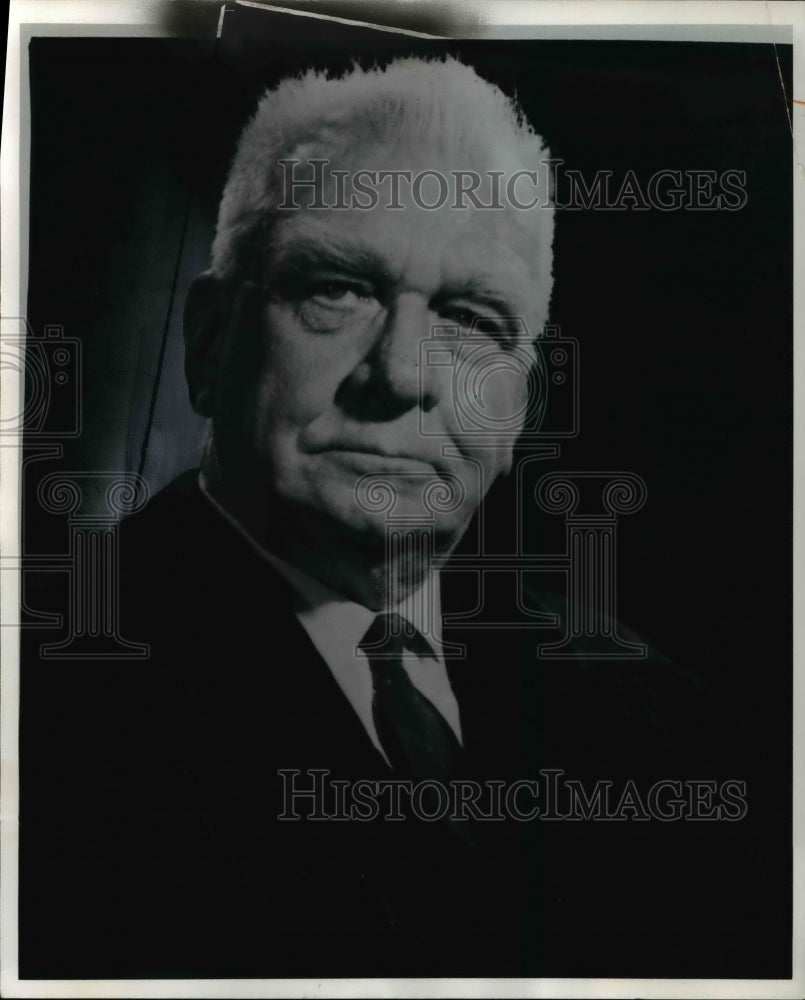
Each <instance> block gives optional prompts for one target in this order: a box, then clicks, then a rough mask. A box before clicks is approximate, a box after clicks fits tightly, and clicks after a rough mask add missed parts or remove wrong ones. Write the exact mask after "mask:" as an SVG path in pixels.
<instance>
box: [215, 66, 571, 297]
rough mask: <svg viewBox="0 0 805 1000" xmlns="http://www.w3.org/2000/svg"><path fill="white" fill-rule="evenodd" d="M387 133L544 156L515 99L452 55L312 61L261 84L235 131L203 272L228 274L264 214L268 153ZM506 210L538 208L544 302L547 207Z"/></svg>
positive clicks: (271, 187)
mask: <svg viewBox="0 0 805 1000" xmlns="http://www.w3.org/2000/svg"><path fill="white" fill-rule="evenodd" d="M391 140H393V141H394V143H395V144H399V143H400V142H407V143H411V144H412V145H421V146H425V145H427V147H428V148H431V149H435V150H438V151H440V152H441V151H444V152H445V153H446V154H448V155H450V154H453V155H455V154H456V153H457V152H459V151H462V152H463V151H467V150H469V151H470V152H475V153H476V154H477V153H479V152H480V153H481V154H482V155H485V156H486V157H487V158H489V157H490V156H492V155H497V156H501V155H504V156H506V157H507V158H508V160H509V161H513V162H515V163H516V164H517V167H518V168H523V169H528V170H537V169H538V167H539V164H540V163H541V162H543V163H544V162H545V161H546V160H547V159H548V157H549V155H550V154H549V152H548V149H547V147H546V146H545V144H544V141H543V139H542V138H541V137H540V136H539V135H537V134H536V132H535V131H534V129H533V128H532V127H531V125H530V124H529V122H528V121H527V120H526V118H525V116H524V115H523V113H522V112H521V110H520V109H519V107H518V106H517V104H516V103H515V102H514V101H513V100H511V99H510V98H508V97H507V96H506V95H505V94H504V93H503V92H502V91H501V90H500V89H499V88H498V87H496V86H494V85H493V84H491V83H489V82H488V81H486V80H484V79H482V78H481V77H480V76H478V74H477V73H476V72H475V70H474V69H473V68H472V67H471V66H467V65H464V64H463V63H460V62H458V61H457V60H456V59H454V58H452V57H446V58H444V59H439V58H435V59H428V60H426V59H421V58H414V57H409V58H401V59H396V60H394V61H393V62H391V63H389V64H388V65H387V66H386V67H384V68H382V69H381V68H372V69H368V70H367V69H362V68H361V67H360V66H357V65H356V66H354V67H353V68H352V69H351V70H350V71H349V72H348V73H346V74H345V75H343V76H341V77H333V76H331V75H329V74H328V73H327V72H322V71H316V70H308V71H307V72H305V73H303V74H301V75H299V76H297V77H288V78H286V79H284V80H282V81H281V82H280V83H279V84H278V85H277V87H275V88H274V89H273V90H268V91H266V93H265V94H264V95H263V97H262V98H261V100H260V102H259V104H258V106H257V110H256V112H255V114H254V116H253V117H252V119H251V121H250V122H249V123H248V125H247V126H246V128H245V129H244V131H243V133H242V135H241V137H240V141H239V144H238V147H237V151H236V153H235V157H234V160H233V162H232V166H231V168H230V172H229V177H228V179H227V182H226V186H225V188H224V193H223V196H222V198H221V204H220V208H219V213H218V224H217V227H216V232H215V239H214V241H213V246H212V270H213V273H214V274H216V275H217V276H219V277H221V278H228V277H232V276H233V275H234V274H235V273H237V272H238V268H239V265H240V264H241V262H242V257H243V254H244V252H245V251H246V248H247V245H248V244H249V243H251V242H252V241H253V239H254V237H255V235H257V234H256V232H255V231H256V230H258V232H259V229H260V227H261V226H264V225H265V224H266V223H267V222H268V221H269V220H270V218H271V217H272V214H273V212H274V209H275V207H276V205H277V204H278V202H279V200H280V197H281V193H282V192H281V191H280V179H279V169H278V167H277V161H278V160H280V159H292V158H300V159H301V158H302V156H303V155H304V156H305V157H307V158H310V157H311V156H313V155H321V154H322V153H324V155H325V156H326V155H328V154H329V155H333V154H334V153H336V152H337V151H339V150H342V149H344V148H347V147H356V146H357V147H359V148H360V147H362V146H376V145H378V144H381V143H383V142H389V141H391ZM514 214H516V215H518V216H532V215H533V216H535V218H534V221H535V222H536V221H537V219H536V217H537V216H538V217H539V221H538V227H539V233H540V244H541V246H540V247H539V249H538V250H536V251H535V253H536V257H535V261H534V265H535V272H536V275H537V288H535V292H537V293H538V294H539V295H540V297H541V298H543V301H544V302H545V303H546V304H547V299H548V298H549V296H550V289H551V284H552V276H551V263H552V261H551V243H552V236H553V209H552V207H550V206H546V204H545V203H544V202H543V204H542V206H541V207H540V208H538V209H534V210H531V211H526V212H522V211H516V210H515V213H514ZM521 221H522V222H524V223H525V224H528V220H526V219H522V220H521ZM546 244H547V245H546Z"/></svg>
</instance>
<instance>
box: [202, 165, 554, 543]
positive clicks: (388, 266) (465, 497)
mask: <svg viewBox="0 0 805 1000" xmlns="http://www.w3.org/2000/svg"><path fill="white" fill-rule="evenodd" d="M400 160H401V155H400V153H399V151H398V152H396V153H395V151H394V150H389V149H378V150H375V151H374V152H373V153H372V154H370V155H367V154H363V155H362V156H361V158H360V160H358V159H357V158H354V159H353V158H349V157H342V158H341V159H340V161H339V162H333V163H331V167H332V168H341V169H347V170H350V171H354V170H355V169H358V168H359V167H366V166H367V161H368V165H369V166H371V167H373V168H376V169H384V168H385V169H389V168H392V167H394V166H395V165H399V164H400ZM406 160H407V162H406V163H405V166H406V167H409V166H411V165H412V163H411V161H412V158H411V156H410V154H408V155H407V156H406ZM417 163H419V167H420V169H440V170H442V171H443V173H444V174H445V176H448V177H449V175H450V167H449V166H448V165H447V164H446V163H445V162H443V157H441V158H439V159H438V160H437V159H436V155H435V154H434V155H433V156H431V157H428V156H427V155H425V154H424V152H423V153H422V154H421V155H420V157H418V158H416V159H415V161H414V164H413V166H414V169H415V170H416V164H417ZM349 190H350V188H349V186H347V191H348V192H349ZM385 190H386V189H385V188H381V189H380V191H381V201H380V205H379V206H378V207H377V208H374V209H371V210H362V209H360V208H348V209H310V208H308V207H302V208H299V209H297V210H285V211H279V212H278V213H277V215H278V217H277V220H276V222H275V224H274V226H273V227H272V231H271V245H270V248H269V251H268V254H267V257H266V260H265V263H264V264H262V263H261V265H260V269H261V270H263V269H264V280H263V281H262V282H260V283H259V285H262V287H259V285H258V286H257V287H255V286H254V285H252V284H247V285H245V286H244V287H243V288H242V289H241V292H240V295H239V297H238V299H237V302H236V305H235V308H234V310H233V315H232V323H231V329H230V332H229V334H228V342H227V345H226V352H225V356H224V359H223V361H222V368H221V377H220V379H219V386H218V394H217V398H216V402H215V416H214V421H215V422H214V428H215V439H216V445H217V449H218V454H219V460H220V465H221V469H222V474H223V476H224V478H225V479H226V478H227V477H229V479H230V481H232V482H235V481H236V482H237V483H238V484H240V488H249V489H252V490H254V491H257V494H256V497H257V498H258V503H260V504H262V502H263V499H262V498H263V496H264V497H265V509H266V511H267V517H269V518H270V519H271V520H272V522H274V528H275V529H276V527H277V525H278V524H280V523H282V522H283V521H288V523H289V524H291V523H293V524H294V525H295V526H296V528H297V529H298V528H299V526H300V525H301V526H303V530H307V531H310V532H311V533H312V534H313V535H315V533H316V530H320V529H321V525H322V524H323V525H324V527H325V529H326V530H327V531H333V530H334V531H337V532H339V533H340V534H342V535H343V534H344V533H346V534H347V535H349V536H351V537H353V538H354V540H355V542H356V543H357V544H364V545H367V544H368V545H376V544H379V543H382V541H383V538H384V524H385V521H386V518H387V517H389V516H390V517H393V518H394V519H399V518H408V519H414V520H418V521H419V522H420V523H422V522H423V521H425V520H432V521H433V523H434V524H435V529H436V535H437V542H438V545H439V547H440V548H441V549H442V550H445V551H446V550H449V549H450V548H451V547H452V546H453V545H454V544H455V542H456V541H457V540H458V539H459V538H460V536H461V534H462V533H463V531H464V530H465V528H466V526H467V524H468V522H469V520H470V518H471V517H472V515H473V513H474V511H475V509H476V508H477V506H478V504H479V503H480V501H481V500H482V498H483V496H484V494H485V492H486V490H487V489H488V488H489V486H490V485H491V484H492V482H493V481H494V480H495V479H496V478H497V476H498V475H499V474H501V473H502V472H505V471H507V470H508V469H509V467H510V465H511V460H512V447H513V443H514V440H515V438H516V435H517V432H518V430H519V428H520V426H521V418H520V417H519V414H521V413H522V412H523V410H524V408H525V404H526V402H527V398H526V397H527V393H528V390H529V381H528V374H527V373H528V368H529V366H530V364H531V363H532V361H533V358H534V353H533V352H534V348H533V345H532V344H531V343H529V342H527V341H525V340H524V338H523V335H522V330H520V332H518V330H517V328H516V327H513V326H512V324H511V322H505V321H503V318H504V317H515V316H519V317H522V318H523V319H524V320H525V322H526V324H527V326H528V328H529V329H530V330H531V333H532V335H533V334H534V333H535V332H536V330H535V327H534V323H536V322H539V320H538V318H537V317H540V316H544V303H535V302H534V301H533V294H534V293H533V289H534V286H535V283H536V282H535V278H534V259H535V256H536V254H535V245H534V236H533V230H531V231H530V233H529V235H528V236H526V233H525V231H524V228H523V226H522V222H521V220H515V219H513V217H512V213H514V212H515V209H513V208H512V207H507V208H506V209H504V210H481V209H475V208H466V209H462V210H458V209H454V208H451V207H450V205H451V203H452V200H453V199H452V195H451V198H450V199H448V201H447V203H446V205H445V206H444V207H443V208H441V209H438V210H434V211H428V210H426V209H423V208H421V207H419V206H417V205H416V204H414V203H413V202H412V201H411V200H410V198H408V197H407V194H406V189H405V186H403V194H402V200H403V203H404V205H405V207H404V208H403V209H396V210H395V209H389V208H386V207H384V204H385V199H384V196H383V194H384V192H385ZM424 191H425V192H426V194H425V195H424V197H426V198H428V199H429V200H434V195H433V191H432V190H430V189H427V188H425V189H424ZM325 192H326V193H325V201H326V202H327V203H328V204H332V203H333V202H334V201H335V200H336V195H335V193H334V192H333V191H332V190H331V189H330V187H329V175H328V183H327V184H326V185H325ZM474 321H475V323H476V325H477V324H478V322H480V332H477V331H476V332H475V333H474V334H473V335H472V336H470V329H471V327H472V325H473V322H474ZM439 328H442V329H441V331H440V330H439ZM445 328H446V329H445ZM457 334H458V336H457ZM462 366H463V367H462ZM496 428H497V430H496ZM468 431H471V432H472V433H468ZM479 431H480V432H481V433H480V434H479V433H478V432H479ZM381 482H384V483H387V484H388V486H387V487H384V488H381V489H372V487H373V486H377V487H379V484H380V483H381ZM448 491H449V493H448ZM445 499H446V500H447V502H445ZM289 517H290V521H289V520H288V519H289ZM315 525H318V526H319V528H318V529H317V528H315V527H314V526H315ZM304 526H306V527H304Z"/></svg>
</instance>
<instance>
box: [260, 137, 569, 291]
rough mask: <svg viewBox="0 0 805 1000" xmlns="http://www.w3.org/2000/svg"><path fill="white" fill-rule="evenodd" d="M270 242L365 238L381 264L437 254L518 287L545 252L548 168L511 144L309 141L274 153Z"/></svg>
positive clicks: (548, 236) (547, 245) (456, 265)
mask: <svg viewBox="0 0 805 1000" xmlns="http://www.w3.org/2000/svg"><path fill="white" fill-rule="evenodd" d="M279 168H280V192H279V200H278V205H277V207H276V209H275V213H274V220H273V227H272V228H273V229H274V236H273V238H272V244H275V246H276V247H277V248H278V247H279V246H281V245H285V244H287V243H288V242H289V241H290V239H291V237H292V236H294V235H302V234H304V236H305V238H306V239H307V240H308V241H309V240H311V239H314V238H316V237H317V236H320V237H321V239H322V240H323V241H325V242H332V241H333V240H334V239H335V240H337V239H339V238H343V239H345V240H346V239H349V240H351V241H352V242H360V241H362V240H364V241H367V242H369V243H371V244H373V246H374V247H375V248H376V249H378V250H379V251H381V252H382V253H383V254H385V255H386V256H387V257H388V259H389V260H392V261H393V260H395V259H397V258H400V257H401V256H402V255H404V254H405V253H406V252H407V251H406V248H408V247H410V246H411V245H412V244H415V245H417V246H419V247H420V248H427V249H428V250H431V251H433V250H435V249H437V248H441V249H443V250H444V254H447V255H448V256H449V258H450V260H449V262H445V263H452V265H453V268H454V270H460V269H461V268H462V267H464V268H465V269H466V270H467V271H468V273H469V272H474V271H477V270H478V269H479V267H484V268H486V269H487V270H488V269H489V268H496V269H498V270H508V271H509V272H510V273H512V274H517V275H518V278H520V279H521V280H523V281H526V282H527V281H528V280H529V275H531V276H533V275H534V274H536V273H537V271H538V270H540V268H541V267H542V263H541V262H542V261H544V258H545V255H546V254H550V244H551V237H552V219H551V216H550V211H549V205H548V175H547V165H545V164H533V165H530V166H525V165H524V164H523V162H522V160H521V159H520V158H518V156H517V155H516V153H515V151H514V150H512V149H511V148H506V147H505V146H504V147H502V148H497V147H483V146H480V147H479V146H478V145H477V144H476V146H475V147H474V148H473V147H470V146H465V147H463V148H458V149H452V150H446V149H445V148H443V147H442V146H440V145H437V144H432V143H426V144H423V143H415V142H411V141H408V142H396V143H394V142H380V143H377V142H376V143H373V144H369V145H366V146H363V147H361V146H358V145H357V144H356V143H354V142H350V141H347V142H342V143H341V144H336V145H335V147H334V145H333V143H331V142H329V143H325V142H322V141H320V140H318V141H317V140H312V141H308V142H304V143H299V144H297V145H296V147H295V148H294V150H293V152H292V154H290V155H288V156H286V157H283V159H282V160H281V161H280V164H279Z"/></svg>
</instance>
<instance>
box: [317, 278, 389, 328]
mask: <svg viewBox="0 0 805 1000" xmlns="http://www.w3.org/2000/svg"><path fill="white" fill-rule="evenodd" d="M297 307H298V310H299V316H300V318H301V320H302V322H303V323H304V324H305V325H306V326H307V327H308V328H309V329H311V330H317V331H330V330H339V329H342V328H354V327H355V324H360V325H363V324H366V323H369V322H371V321H372V320H373V319H374V318H375V316H376V315H377V314H378V312H379V311H380V310H381V309H382V306H381V304H380V302H379V300H378V297H377V293H376V292H375V290H374V288H373V286H372V285H371V284H369V283H368V282H365V281H360V280H355V279H350V278H320V279H316V280H314V281H309V282H307V283H306V284H305V285H303V287H302V288H301V290H300V292H299V293H298V298H297Z"/></svg>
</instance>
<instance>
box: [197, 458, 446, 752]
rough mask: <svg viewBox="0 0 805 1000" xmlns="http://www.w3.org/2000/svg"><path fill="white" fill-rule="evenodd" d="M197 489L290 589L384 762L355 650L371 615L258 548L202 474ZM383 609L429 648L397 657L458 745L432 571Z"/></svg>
mask: <svg viewBox="0 0 805 1000" xmlns="http://www.w3.org/2000/svg"><path fill="white" fill-rule="evenodd" d="M199 485H200V487H201V492H202V494H203V495H204V496H205V497H207V499H208V500H209V501H210V503H211V504H212V505H213V507H214V508H215V509H216V510H217V511H218V512H219V513H220V514H221V515H222V516H223V517H224V518H225V519H226V520H227V521H228V522H229V523H230V524H231V525H232V526H233V527H234V528H236V530H237V531H238V532H240V534H241V535H243V536H244V537H245V538H246V540H247V541H248V542H249V544H250V545H251V546H252V547H253V548H254V549H255V550H256V551H257V552H258V553H259V555H260V556H262V558H264V559H265V560H266V561H267V562H269V563H270V564H271V565H272V566H273V567H274V568H275V569H276V570H277V572H278V573H280V574H281V575H282V576H283V577H284V578H285V579H286V580H287V581H288V583H289V584H290V585H291V588H292V590H293V593H294V596H295V607H294V611H295V614H296V617H297V618H298V619H299V621H300V623H301V624H302V627H303V628H304V629H305V631H306V632H307V634H308V635H309V636H310V638H311V640H312V642H313V645H314V646H315V647H316V649H317V650H318V651H319V653H320V655H321V657H322V659H323V660H324V662H325V663H326V664H327V666H328V667H329V668H330V670H331V671H332V674H333V677H334V678H335V680H336V682H337V683H338V686H339V687H340V688H341V690H342V691H343V692H344V695H345V696H346V698H347V700H348V701H349V703H350V705H351V706H352V708H353V709H354V710H355V713H356V715H357V716H358V718H359V719H360V720H361V722H362V723H363V726H364V728H365V730H366V732H367V734H368V736H369V739H370V740H371V741H372V743H373V744H374V746H375V747H376V748H377V750H378V751H379V752H380V753H381V754H382V756H383V757H384V758H385V759H386V761H387V763H388V758H387V757H386V754H385V753H384V751H383V747H382V746H381V743H380V738H379V736H378V735H377V729H376V727H375V723H374V718H373V716H372V697H373V688H372V673H371V669H370V667H369V660H368V658H367V656H366V654H365V653H364V652H362V651H361V650H360V649H359V648H358V646H359V644H360V643H361V642H362V641H363V639H364V636H365V635H366V632H367V631H368V629H369V626H370V625H371V624H372V622H373V621H374V619H375V617H376V615H377V612H375V611H371V610H370V609H369V608H365V607H363V606H362V605H360V604H356V603H355V602H354V601H351V600H349V598H346V597H344V596H342V595H341V594H338V593H336V591H334V590H332V589H331V588H330V587H328V586H327V585H326V584H324V583H322V582H321V581H320V580H316V579H314V578H313V577H311V576H309V575H308V574H307V573H304V572H303V571H302V570H299V569H297V568H296V567H295V566H291V565H289V564H288V563H286V562H285V561H284V560H283V559H280V558H278V557H277V556H275V555H274V554H273V553H272V552H268V551H267V550H266V549H264V548H263V547H262V546H260V545H258V544H257V543H256V542H255V541H254V539H252V538H251V536H250V535H249V534H248V532H247V531H246V529H245V528H244V527H243V526H242V525H241V524H240V523H239V522H238V521H237V520H236V519H235V518H234V517H232V515H231V514H230V513H229V512H228V511H227V510H225V509H224V508H223V507H222V506H221V505H220V504H219V503H218V501H217V500H216V499H215V497H213V496H212V495H211V494H210V493H209V492H208V491H207V489H206V487H205V483H204V477H203V474H202V475H201V476H200V477H199ZM388 610H389V611H394V612H396V613H397V614H399V615H400V616H401V617H403V618H405V619H406V620H407V621H409V622H411V624H412V625H414V627H415V628H417V629H418V631H419V632H421V634H422V635H423V636H424V638H425V639H426V640H427V642H428V644H429V645H430V646H431V647H432V648H433V650H434V655H433V656H418V655H415V654H413V653H410V654H409V653H407V654H406V655H405V656H404V657H403V659H402V663H403V667H404V669H405V671H406V673H407V674H408V676H409V677H410V678H411V682H412V683H413V684H414V686H415V687H416V688H417V689H418V690H419V691H420V692H421V693H422V694H423V695H425V697H426V698H428V699H429V700H430V701H431V702H432V703H433V704H434V705H435V706H436V708H437V709H438V710H439V711H440V712H441V714H442V715H443V716H444V718H445V719H446V721H447V723H448V724H449V726H450V728H451V729H452V730H453V732H454V733H455V734H456V737H457V738H458V740H459V742H460V741H461V722H460V720H459V711H458V703H457V702H456V698H455V695H454V694H453V689H452V688H451V686H450V679H449V677H448V676H447V668H446V666H445V663H444V659H443V657H442V655H441V596H440V590H439V574H438V572H434V573H431V574H430V576H428V577H427V579H426V580H425V581H424V583H423V584H422V586H421V587H420V588H419V589H418V590H417V591H415V592H414V593H413V594H410V595H409V596H408V597H407V598H406V599H405V600H404V601H402V602H400V604H398V605H397V606H396V607H394V608H389V609H388Z"/></svg>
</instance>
